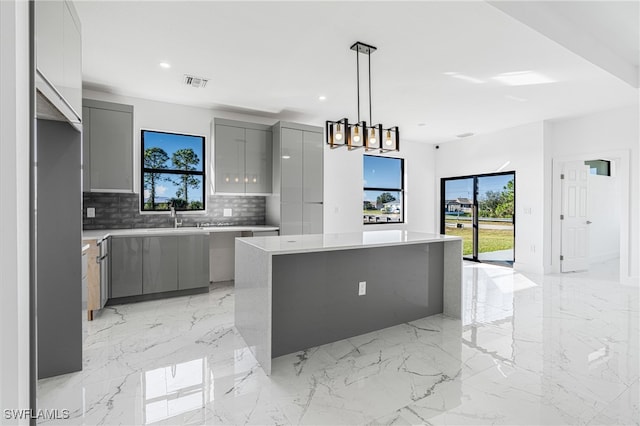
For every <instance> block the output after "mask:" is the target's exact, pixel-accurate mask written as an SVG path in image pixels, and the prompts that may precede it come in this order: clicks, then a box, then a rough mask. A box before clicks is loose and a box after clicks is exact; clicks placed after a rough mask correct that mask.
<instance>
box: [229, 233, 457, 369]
mask: <svg viewBox="0 0 640 426" xmlns="http://www.w3.org/2000/svg"><path fill="white" fill-rule="evenodd" d="M461 300H462V240H461V238H459V237H451V236H444V235H436V234H426V233H419V232H409V231H396V230H393V231H391V230H390V231H370V232H358V233H344V234H317V235H294V236H292V235H288V236H272V237H256V238H238V239H236V247H235V325H236V328H237V329H238V331H239V332H240V334H241V335H242V337H243V338H244V339H245V341H246V343H247V346H248V347H249V348H250V349H251V351H252V352H253V354H254V355H255V357H256V359H257V360H258V362H259V363H260V365H261V366H262V368H263V369H264V371H265V372H266V373H267V374H271V359H272V358H276V357H278V356H281V355H285V354H288V353H292V352H296V351H300V350H304V349H307V348H310V347H314V346H318V345H322V344H326V343H330V342H334V341H337V340H341V339H345V338H348V337H353V336H357V335H360V334H364V333H368V332H371V331H375V330H380V329H383V328H386V327H391V326H394V325H398V324H402V323H405V322H408V321H414V320H417V319H419V318H424V317H426V316H430V315H435V314H438V313H444V314H445V315H448V316H451V317H453V318H460V317H461V309H462V308H461V307H462V302H461Z"/></svg>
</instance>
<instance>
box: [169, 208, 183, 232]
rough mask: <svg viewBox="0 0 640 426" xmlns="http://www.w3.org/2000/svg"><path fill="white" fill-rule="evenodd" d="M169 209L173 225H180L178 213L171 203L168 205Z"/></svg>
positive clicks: (175, 226) (176, 226)
mask: <svg viewBox="0 0 640 426" xmlns="http://www.w3.org/2000/svg"><path fill="white" fill-rule="evenodd" d="M169 210H170V211H171V213H170V214H171V217H172V218H173V227H174V228H178V227H180V226H182V221H181V220H178V213H177V212H176V208H175V207H173V204H170V205H169Z"/></svg>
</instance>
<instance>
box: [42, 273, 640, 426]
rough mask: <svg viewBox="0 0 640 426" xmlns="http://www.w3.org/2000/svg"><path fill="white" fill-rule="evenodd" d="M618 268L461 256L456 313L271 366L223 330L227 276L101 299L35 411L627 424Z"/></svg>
mask: <svg viewBox="0 0 640 426" xmlns="http://www.w3.org/2000/svg"><path fill="white" fill-rule="evenodd" d="M607 268H608V269H607ZM615 268H616V265H614V266H611V265H605V266H604V267H602V268H600V269H597V270H594V271H592V272H591V273H582V274H564V275H550V276H533V275H528V274H521V273H518V272H514V271H513V270H512V269H509V268H502V267H498V266H492V265H485V264H477V263H465V265H464V318H463V320H462V321H460V320H453V319H450V318H447V317H445V316H441V315H437V316H433V317H429V318H425V319H422V320H419V321H415V322H412V323H408V324H403V325H400V326H396V327H391V328H388V329H385V330H382V331H379V332H375V333H369V334H367V335H363V336H359V337H356V338H352V339H347V340H343V341H340V342H336V343H333V344H329V345H324V346H321V347H317V348H313V349H309V350H307V351H304V352H300V353H296V354H292V355H287V356H284V357H280V358H278V359H277V360H275V362H274V365H273V371H274V373H273V375H272V376H271V377H267V376H265V375H264V373H263V372H262V370H261V369H260V368H259V367H258V366H257V365H256V362H255V360H254V358H253V356H252V355H251V353H250V352H249V350H248V349H247V347H246V345H245V344H244V342H243V340H242V338H241V337H240V336H239V335H238V334H237V332H236V331H235V329H234V327H233V305H234V304H233V287H232V285H226V286H221V287H217V288H212V291H211V292H210V293H209V294H208V295H198V296H191V297H183V298H176V299H170V300H161V301H153V302H144V303H138V304H131V305H122V306H117V307H111V308H108V309H106V310H105V311H104V312H103V313H102V314H101V315H100V316H98V317H97V318H96V320H95V321H93V322H91V323H86V324H85V333H86V340H85V351H84V370H83V371H82V372H80V373H74V374H68V375H65V376H61V377H57V378H52V379H46V380H42V381H40V383H39V388H38V403H39V406H38V408H42V409H46V408H48V409H55V408H57V409H69V410H71V419H69V420H68V421H67V423H68V424H92V425H93V424H151V423H160V424H363V423H371V424H472V425H480V424H530V425H551V424H555V425H557V424H594V425H600V424H625V425H626V424H638V422H639V421H640V417H639V407H638V405H639V402H638V401H639V400H640V399H639V384H640V382H639V380H640V379H639V373H638V366H639V364H640V359H639V358H638V353H639V347H638V346H639V345H638V338H639V329H638V324H639V316H638V302H639V300H638V299H639V297H638V296H639V292H638V286H637V285H635V286H629V285H621V284H618V283H617V282H616V281H612V280H611V279H610V277H612V276H614V277H615V274H613V275H612V274H610V273H607V271H608V270H610V271H614V270H615ZM603 271H604V272H603ZM610 271H609V272H610ZM608 277H609V278H608Z"/></svg>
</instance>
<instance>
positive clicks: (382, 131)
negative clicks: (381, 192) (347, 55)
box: [325, 41, 400, 152]
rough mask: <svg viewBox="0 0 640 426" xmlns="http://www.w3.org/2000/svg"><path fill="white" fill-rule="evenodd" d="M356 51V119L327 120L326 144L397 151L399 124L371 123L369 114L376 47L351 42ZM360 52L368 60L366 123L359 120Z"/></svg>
mask: <svg viewBox="0 0 640 426" xmlns="http://www.w3.org/2000/svg"><path fill="white" fill-rule="evenodd" d="M351 50H353V51H355V52H356V81H357V89H358V121H357V122H356V123H355V124H354V123H349V120H348V119H347V118H343V119H341V120H337V121H330V120H327V122H326V125H325V127H326V128H325V130H326V132H325V135H326V138H327V144H328V145H329V146H330V147H331V148H332V149H335V148H340V147H343V146H346V147H347V149H348V150H349V151H351V150H354V149H359V148H364V149H365V151H379V152H389V151H400V131H399V129H398V126H393V127H389V128H385V127H384V126H383V125H382V124H373V119H372V118H371V54H372V53H373V52H375V51H376V50H377V49H376V48H375V47H374V46H370V45H368V44H365V43H362V42H359V41H358V42H356V43H354V44H352V45H351ZM360 54H363V55H367V58H368V62H369V67H368V70H369V124H367V122H366V121H364V120H360Z"/></svg>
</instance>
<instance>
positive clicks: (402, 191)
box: [362, 154, 407, 225]
mask: <svg viewBox="0 0 640 426" xmlns="http://www.w3.org/2000/svg"><path fill="white" fill-rule="evenodd" d="M365 157H377V158H385V159H389V160H398V161H400V188H379V187H369V186H365V185H364V173H365V170H364V161H365ZM404 160H405V159H404V158H400V157H387V156H383V155H371V154H363V155H362V167H363V169H362V180H363V182H362V191H363V195H364V192H365V191H382V192H399V193H400V196H401V198H402V212H401V215H402V216H401V218H400V221H398V222H365V221H364V217H363V219H362V224H363V225H397V224H403V223H405V208H406V204H407V203H406V201H405V188H404V187H405V181H404ZM363 201H364V199H363ZM363 216H364V211H363Z"/></svg>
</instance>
